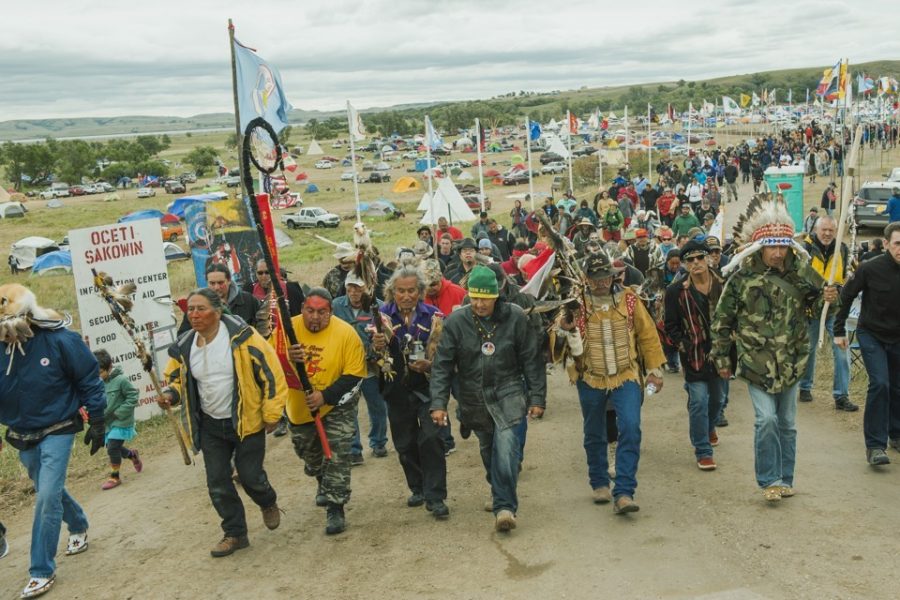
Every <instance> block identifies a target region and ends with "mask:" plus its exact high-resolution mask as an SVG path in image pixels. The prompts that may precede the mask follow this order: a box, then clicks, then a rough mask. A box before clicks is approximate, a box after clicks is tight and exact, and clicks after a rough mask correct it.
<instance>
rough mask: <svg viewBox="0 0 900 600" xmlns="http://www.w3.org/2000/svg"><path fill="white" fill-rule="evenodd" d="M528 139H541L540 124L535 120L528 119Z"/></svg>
mask: <svg viewBox="0 0 900 600" xmlns="http://www.w3.org/2000/svg"><path fill="white" fill-rule="evenodd" d="M528 139H530V140H531V141H532V142H533V141H535V140H539V139H541V124H540V123H538V122H537V121H531V120H529V121H528Z"/></svg>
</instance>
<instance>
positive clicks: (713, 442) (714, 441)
mask: <svg viewBox="0 0 900 600" xmlns="http://www.w3.org/2000/svg"><path fill="white" fill-rule="evenodd" d="M709 445H710V446H718V445H719V434H718V433H716V431H715V430H713V431H710V432H709Z"/></svg>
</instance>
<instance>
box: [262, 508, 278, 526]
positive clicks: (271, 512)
mask: <svg viewBox="0 0 900 600" xmlns="http://www.w3.org/2000/svg"><path fill="white" fill-rule="evenodd" d="M262 516H263V523H265V524H266V527H268V528H269V529H278V526H279V525H281V509H280V508H278V505H277V504H273V505H272V506H269V507H267V508H264V509H262Z"/></svg>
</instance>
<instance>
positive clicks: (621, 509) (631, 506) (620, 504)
mask: <svg viewBox="0 0 900 600" xmlns="http://www.w3.org/2000/svg"><path fill="white" fill-rule="evenodd" d="M639 510H641V507H640V506H638V505H637V504H636V503H635V501H634V499H633V498H632V497H631V496H619V497H618V498H616V501H615V503H613V512H614V513H616V514H617V515H624V514H625V513H633V512H637V511H639Z"/></svg>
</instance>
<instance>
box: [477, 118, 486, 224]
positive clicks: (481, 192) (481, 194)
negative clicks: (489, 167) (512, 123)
mask: <svg viewBox="0 0 900 600" xmlns="http://www.w3.org/2000/svg"><path fill="white" fill-rule="evenodd" d="M481 141H482V140H481V121H479V120H478V117H475V142H476V143H475V147H476V149H477V152H478V190H479V193H478V199H479V200H481V211H482V212H484V211H485V208H484V166H483V165H482V161H481Z"/></svg>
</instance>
